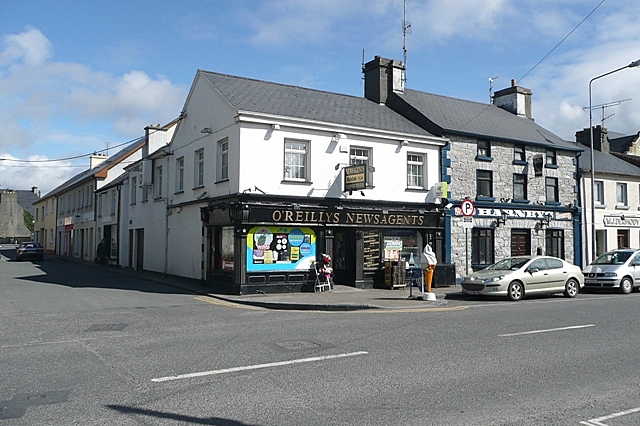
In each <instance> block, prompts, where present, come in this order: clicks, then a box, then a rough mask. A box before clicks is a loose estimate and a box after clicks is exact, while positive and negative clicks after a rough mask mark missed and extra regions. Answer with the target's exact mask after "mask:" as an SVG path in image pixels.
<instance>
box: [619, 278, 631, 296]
mask: <svg viewBox="0 0 640 426" xmlns="http://www.w3.org/2000/svg"><path fill="white" fill-rule="evenodd" d="M631 290H633V283H632V282H631V279H630V278H629V277H624V278H623V279H622V281H620V291H621V292H622V294H629V293H631Z"/></svg>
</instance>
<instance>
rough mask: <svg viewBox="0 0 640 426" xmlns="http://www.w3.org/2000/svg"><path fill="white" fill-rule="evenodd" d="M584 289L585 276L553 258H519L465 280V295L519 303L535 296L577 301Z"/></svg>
mask: <svg viewBox="0 0 640 426" xmlns="http://www.w3.org/2000/svg"><path fill="white" fill-rule="evenodd" d="M583 286H584V276H583V275H582V271H581V270H580V268H579V267H578V266H576V265H572V264H571V263H568V262H565V261H564V260H562V259H559V258H557V257H551V256H517V257H509V258H507V259H503V260H501V261H499V262H496V263H494V264H493V265H491V266H489V267H487V268H485V269H482V270H480V271H477V272H474V273H472V274H470V275H468V276H466V277H464V279H463V280H462V293H464V294H469V295H483V296H507V297H508V298H509V299H511V300H514V301H516V300H520V299H522V298H523V297H524V296H525V295H533V294H552V293H564V295H565V296H566V297H575V296H576V295H577V294H578V292H579V291H580V289H581V288H582V287H583Z"/></svg>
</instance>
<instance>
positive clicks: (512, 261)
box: [485, 257, 531, 271]
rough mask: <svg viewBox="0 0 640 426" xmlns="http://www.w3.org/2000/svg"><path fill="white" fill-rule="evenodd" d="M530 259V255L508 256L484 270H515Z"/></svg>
mask: <svg viewBox="0 0 640 426" xmlns="http://www.w3.org/2000/svg"><path fill="white" fill-rule="evenodd" d="M530 260H531V258H530V257H510V258H508V259H503V260H501V261H499V262H496V263H494V264H493V265H491V266H489V267H487V268H486V269H485V270H494V271H516V270H518V269H520V268H522V267H523V266H524V265H525V263H527V262H528V261H530Z"/></svg>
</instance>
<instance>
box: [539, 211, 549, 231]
mask: <svg viewBox="0 0 640 426" xmlns="http://www.w3.org/2000/svg"><path fill="white" fill-rule="evenodd" d="M538 220H539V221H540V228H544V227H545V226H549V223H551V213H545V214H543V215H542V217H541V218H540V219H538Z"/></svg>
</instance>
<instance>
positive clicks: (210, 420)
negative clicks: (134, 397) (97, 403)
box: [107, 405, 251, 426]
mask: <svg viewBox="0 0 640 426" xmlns="http://www.w3.org/2000/svg"><path fill="white" fill-rule="evenodd" d="M107 408H110V409H112V410H115V411H119V412H121V413H123V414H138V415H142V416H151V417H157V418H160V419H171V420H178V421H181V422H186V423H188V424H194V425H214V426H251V425H250V424H249V423H243V422H239V421H236V420H229V419H221V418H220V417H207V418H201V417H193V416H187V415H184V414H176V413H167V412H165V411H156V410H146V409H142V408H135V407H127V406H124V405H107Z"/></svg>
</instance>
